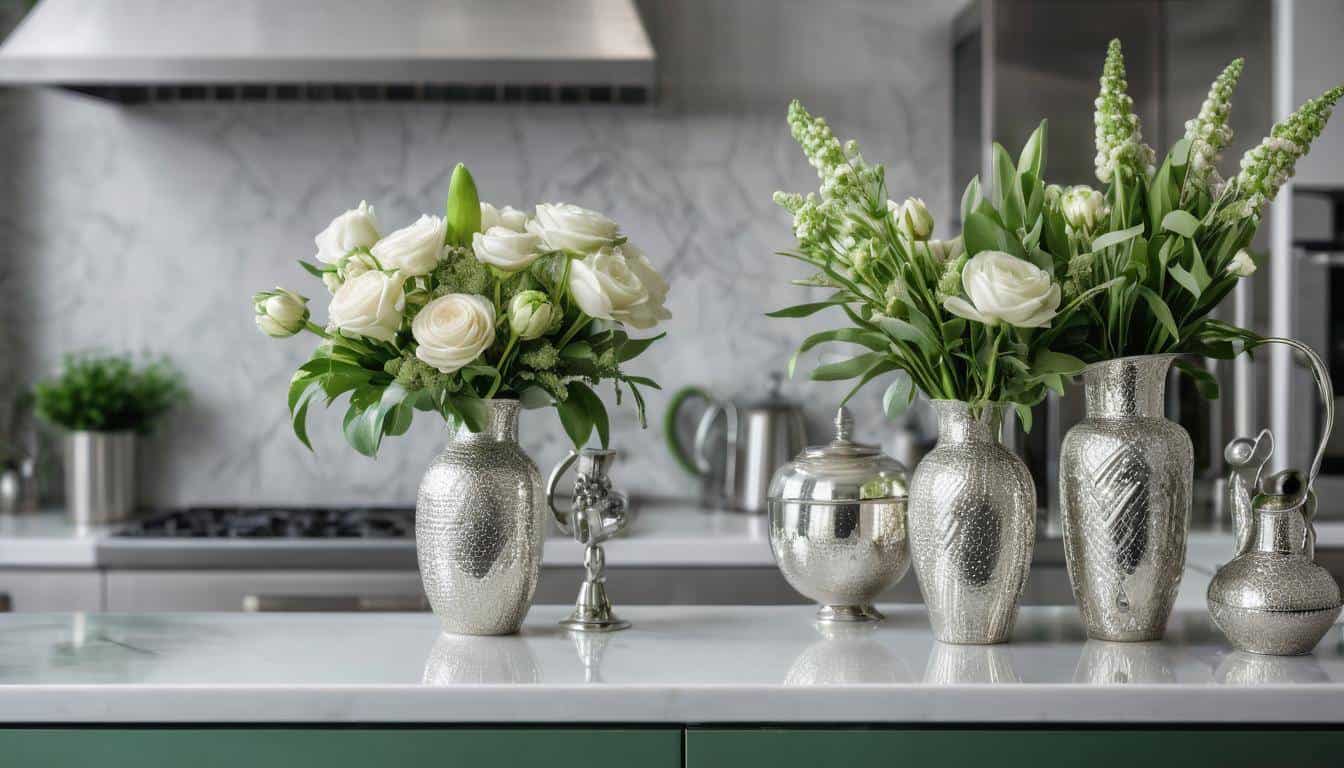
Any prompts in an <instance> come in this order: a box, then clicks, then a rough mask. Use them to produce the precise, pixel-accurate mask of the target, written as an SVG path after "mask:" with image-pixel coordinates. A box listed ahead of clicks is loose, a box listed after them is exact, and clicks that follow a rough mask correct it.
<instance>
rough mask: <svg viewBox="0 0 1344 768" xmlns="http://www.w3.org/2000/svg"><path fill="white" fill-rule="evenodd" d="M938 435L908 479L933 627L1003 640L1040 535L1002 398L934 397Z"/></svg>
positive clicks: (952, 638) (918, 563)
mask: <svg viewBox="0 0 1344 768" xmlns="http://www.w3.org/2000/svg"><path fill="white" fill-rule="evenodd" d="M932 405H933V409H934V411H935V412H936V413H937V414H938V444H937V445H935V446H934V448H933V450H932V451H930V452H929V454H928V455H927V456H925V457H924V459H923V460H922V461H920V462H919V466H917V467H915V474H914V477H913V478H911V480H910V515H909V525H910V552H911V556H912V558H913V560H914V564H915V575H916V576H917V577H918V578H919V590H920V592H921V593H922V594H923V595H924V604H925V606H926V607H927V608H928V610H929V622H930V623H931V624H932V625H933V634H934V637H936V638H937V639H938V640H939V641H941V642H944V643H964V644H976V645H981V644H989V643H1002V642H1006V641H1007V640H1008V636H1009V635H1010V634H1011V633H1012V630H1013V621H1014V620H1015V619H1016V618H1017V606H1018V601H1019V600H1020V599H1021V597H1022V589H1023V587H1024V586H1025V585H1026V583H1027V573H1028V572H1029V571H1030V570H1031V555H1032V550H1033V547H1034V546H1035V543H1036V489H1035V487H1034V486H1033V484H1032V482H1031V472H1030V470H1028V469H1027V466H1026V464H1024V463H1022V460H1021V459H1020V458H1018V457H1017V456H1016V455H1014V454H1013V453H1012V452H1011V451H1009V450H1008V449H1007V448H1005V447H1004V446H1003V444H1002V443H1000V442H999V428H1000V425H1001V423H1002V419H1003V406H1001V405H998V404H990V405H985V406H982V407H981V409H980V412H979V413H973V412H972V410H971V407H970V405H969V404H967V403H964V402H961V401H958V400H933V401H932Z"/></svg>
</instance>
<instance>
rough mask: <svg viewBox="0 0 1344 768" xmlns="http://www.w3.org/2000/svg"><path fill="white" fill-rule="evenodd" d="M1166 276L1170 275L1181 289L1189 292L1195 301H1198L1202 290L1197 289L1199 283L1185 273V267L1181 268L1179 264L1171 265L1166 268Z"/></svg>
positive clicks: (1192, 276)
mask: <svg viewBox="0 0 1344 768" xmlns="http://www.w3.org/2000/svg"><path fill="white" fill-rule="evenodd" d="M1167 274H1169V275H1171V276H1172V278H1173V279H1174V280H1175V281H1176V282H1177V283H1179V284H1180V286H1181V287H1182V288H1184V289H1185V290H1187V291H1189V292H1190V295H1191V296H1194V297H1195V298H1196V299H1198V298H1199V295H1200V293H1202V292H1203V289H1202V288H1200V287H1199V281H1197V280H1195V278H1194V275H1191V274H1190V273H1189V272H1186V271H1185V267H1182V266H1181V265H1180V264H1172V265H1171V266H1169V267H1167Z"/></svg>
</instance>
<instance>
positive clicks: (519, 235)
mask: <svg viewBox="0 0 1344 768" xmlns="http://www.w3.org/2000/svg"><path fill="white" fill-rule="evenodd" d="M471 249H472V250H473V251H475V252H476V260H477V261H479V262H481V263H482V264H489V265H490V266H492V267H495V268H496V269H498V270H500V271H501V272H517V271H519V270H521V269H526V268H527V266H528V265H529V264H531V263H532V262H534V261H536V260H537V257H538V256H540V255H541V238H540V237H538V236H537V235H534V234H532V233H531V232H515V231H513V230H512V229H509V228H508V227H499V226H496V227H491V228H489V229H487V230H486V231H485V232H484V233H481V232H477V233H476V234H474V235H472V236H471Z"/></svg>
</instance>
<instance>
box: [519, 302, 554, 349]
mask: <svg viewBox="0 0 1344 768" xmlns="http://www.w3.org/2000/svg"><path fill="white" fill-rule="evenodd" d="M554 314H555V305H554V304H552V303H551V297H549V296H547V295H546V294H545V293H543V292H542V291H522V292H520V293H518V294H517V295H516V296H514V297H513V300H512V301H510V302H509V328H510V330H512V331H513V333H514V335H516V336H517V337H518V338H520V339H522V340H523V341H531V340H532V339H538V338H541V337H542V336H544V335H545V334H546V331H547V330H549V329H550V327H551V321H552V319H553V316H554Z"/></svg>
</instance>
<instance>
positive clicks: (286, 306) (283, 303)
mask: <svg viewBox="0 0 1344 768" xmlns="http://www.w3.org/2000/svg"><path fill="white" fill-rule="evenodd" d="M252 306H253V309H254V311H255V313H256V321H257V327H258V328H260V329H261V332H262V333H264V334H266V335H267V336H270V337H272V338H276V339H283V338H286V337H288V336H293V335H294V334H296V333H298V332H299V331H301V330H303V326H304V325H305V324H306V323H307V322H308V299H305V298H304V297H302V296H300V295H299V294H297V293H295V292H293V291H288V290H285V289H284V288H276V289H275V290H274V291H262V292H260V293H258V294H256V295H255V296H253V297H252Z"/></svg>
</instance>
